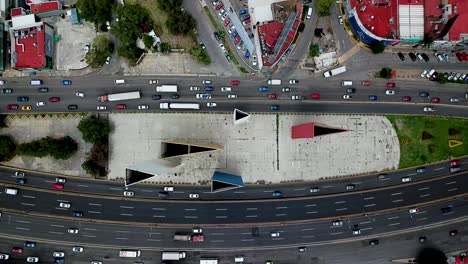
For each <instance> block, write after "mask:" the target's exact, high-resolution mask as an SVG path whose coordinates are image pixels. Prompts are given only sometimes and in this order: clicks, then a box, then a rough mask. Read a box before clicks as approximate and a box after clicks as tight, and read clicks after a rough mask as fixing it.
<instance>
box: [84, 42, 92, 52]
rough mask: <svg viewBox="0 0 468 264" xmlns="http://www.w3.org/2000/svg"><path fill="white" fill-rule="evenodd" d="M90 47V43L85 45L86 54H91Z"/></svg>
mask: <svg viewBox="0 0 468 264" xmlns="http://www.w3.org/2000/svg"><path fill="white" fill-rule="evenodd" d="M90 47H91V45H90V44H89V43H86V44H85V53H88V52H89V49H90Z"/></svg>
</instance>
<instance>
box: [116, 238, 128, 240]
mask: <svg viewBox="0 0 468 264" xmlns="http://www.w3.org/2000/svg"><path fill="white" fill-rule="evenodd" d="M115 239H119V240H128V237H116V238H115Z"/></svg>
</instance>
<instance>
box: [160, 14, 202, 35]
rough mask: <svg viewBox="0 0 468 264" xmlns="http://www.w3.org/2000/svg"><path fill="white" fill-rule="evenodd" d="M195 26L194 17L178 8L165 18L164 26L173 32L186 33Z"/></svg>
mask: <svg viewBox="0 0 468 264" xmlns="http://www.w3.org/2000/svg"><path fill="white" fill-rule="evenodd" d="M195 26H196V22H195V19H193V17H192V16H191V15H190V14H189V13H187V12H183V11H180V10H175V11H173V12H171V13H170V15H169V17H168V18H167V20H166V27H167V29H168V30H169V31H170V32H171V33H173V34H188V33H189V32H191V31H192V30H193V29H194V28H195Z"/></svg>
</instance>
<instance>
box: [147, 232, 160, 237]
mask: <svg viewBox="0 0 468 264" xmlns="http://www.w3.org/2000/svg"><path fill="white" fill-rule="evenodd" d="M148 234H149V235H150V236H152V235H160V234H161V233H154V232H149V233H148Z"/></svg>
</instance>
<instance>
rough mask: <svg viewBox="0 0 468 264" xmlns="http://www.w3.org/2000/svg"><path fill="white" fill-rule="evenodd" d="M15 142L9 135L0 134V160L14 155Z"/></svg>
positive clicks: (8, 158) (9, 158)
mask: <svg viewBox="0 0 468 264" xmlns="http://www.w3.org/2000/svg"><path fill="white" fill-rule="evenodd" d="M15 150H16V144H15V142H14V141H13V139H12V138H11V137H10V136H7V135H1V136H0V161H6V160H11V159H12V158H13V157H14V156H15Z"/></svg>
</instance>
